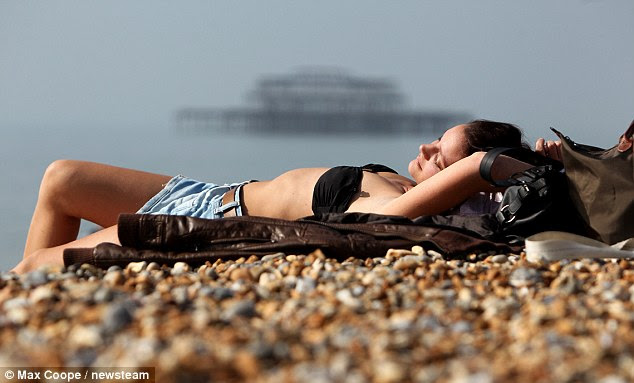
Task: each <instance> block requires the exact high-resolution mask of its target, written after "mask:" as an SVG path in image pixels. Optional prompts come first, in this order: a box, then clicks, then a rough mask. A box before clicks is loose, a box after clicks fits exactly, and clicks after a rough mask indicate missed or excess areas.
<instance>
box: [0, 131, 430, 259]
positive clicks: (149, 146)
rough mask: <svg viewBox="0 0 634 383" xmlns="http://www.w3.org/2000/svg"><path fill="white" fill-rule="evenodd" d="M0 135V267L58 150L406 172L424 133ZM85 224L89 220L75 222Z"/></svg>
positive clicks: (196, 168)
mask: <svg viewBox="0 0 634 383" xmlns="http://www.w3.org/2000/svg"><path fill="white" fill-rule="evenodd" d="M3 136H4V137H3V139H2V142H1V143H0V174H1V175H2V179H3V180H4V182H3V187H2V188H1V189H0V197H1V198H0V201H2V202H1V203H0V214H1V215H2V221H1V223H0V243H1V244H2V252H1V253H2V258H1V259H0V269H1V270H7V269H9V268H11V267H12V266H14V265H15V264H16V263H17V262H18V261H19V260H20V259H21V257H22V250H23V245H24V240H25V238H26V233H27V230H28V226H29V222H30V219H31V214H32V212H33V208H34V206H35V202H36V199H37V192H38V187H39V182H40V179H41V176H42V173H43V172H44V170H45V169H46V166H47V165H48V164H49V163H51V162H52V161H54V160H55V159H59V158H72V159H82V160H89V161H97V162H105V163H109V164H113V165H117V166H123V167H130V168H136V169H141V170H146V171H151V172H157V173H163V174H184V175H187V176H190V177H194V178H198V179H201V180H206V181H210V182H216V183H224V182H236V181H239V180H246V179H270V178H272V177H275V176H277V175H279V174H280V173H282V172H284V171H286V170H289V169H293V168H298V167H311V166H325V167H330V166H335V165H342V164H350V165H362V164H365V163H369V162H374V163H382V164H385V165H388V166H391V167H393V168H394V169H395V170H397V171H399V172H400V173H401V174H407V172H406V170H407V164H408V162H409V161H410V160H411V159H412V158H413V157H414V156H415V155H416V153H417V148H418V145H419V144H420V142H422V141H428V140H429V139H431V138H432V137H433V136H434V135H433V134H430V135H429V137H424V136H423V137H417V136H412V135H405V136H403V135H398V136H384V135H381V136H343V137H339V136H333V135H329V136H293V137H288V136H286V137H283V136H270V137H264V136H253V135H238V134H235V135H221V134H218V133H213V132H207V133H192V132H179V131H176V130H174V129H170V128H168V127H160V128H153V127H139V126H136V127H135V126H127V127H120V128H103V127H97V126H94V127H85V128H81V129H79V128H63V129H59V128H58V129H53V128H50V127H46V126H39V127H33V126H31V127H14V129H6V130H5V134H3ZM82 227H83V230H84V231H86V230H89V229H90V227H89V225H82Z"/></svg>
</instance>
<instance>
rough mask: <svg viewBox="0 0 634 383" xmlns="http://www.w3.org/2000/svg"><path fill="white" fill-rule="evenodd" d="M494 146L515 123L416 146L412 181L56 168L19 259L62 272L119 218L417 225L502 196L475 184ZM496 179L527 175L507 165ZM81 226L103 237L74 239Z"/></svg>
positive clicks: (378, 168)
mask: <svg viewBox="0 0 634 383" xmlns="http://www.w3.org/2000/svg"><path fill="white" fill-rule="evenodd" d="M491 147H526V144H525V143H524V142H523V141H522V132H521V131H520V130H519V129H518V128H517V127H516V126H514V125H511V124H507V123H501V122H494V121H487V120H475V121H471V122H468V123H465V124H462V125H457V126H454V127H453V128H451V129H448V130H447V131H445V132H444V134H443V135H442V136H441V137H440V138H439V139H437V140H435V141H433V142H431V143H428V144H421V145H420V146H419V147H418V154H417V155H416V157H415V158H414V159H410V160H409V164H408V172H409V175H410V177H411V178H408V177H405V176H402V175H400V174H398V173H396V172H395V171H394V170H392V169H390V168H389V167H387V166H384V165H376V164H368V165H365V166H359V167H356V166H337V167H334V168H330V169H327V168H301V169H294V170H290V171H288V172H285V173H283V174H281V175H280V176H278V177H276V178H274V179H272V180H268V181H257V182H254V181H246V182H238V183H229V184H213V183H207V182H200V181H195V180H192V179H189V178H185V177H183V176H175V177H172V176H167V175H161V174H153V173H147V172H143V171H139V170H132V169H124V168H119V167H114V166H109V165H104V164H98V163H92V162H84V161H74V160H58V161H55V162H53V163H52V164H51V165H50V166H49V167H48V168H47V170H46V172H45V174H44V177H43V179H42V184H41V186H40V192H39V196H38V201H37V204H36V206H35V211H34V213H33V218H32V221H31V226H30V228H29V233H28V236H27V240H26V245H25V249H24V259H23V260H22V261H21V262H20V263H19V264H18V265H17V266H16V267H15V268H14V269H13V271H14V272H17V273H23V272H27V271H30V270H33V269H35V268H37V267H39V266H41V265H46V264H63V251H64V249H66V248H79V247H93V246H96V245H97V244H99V243H102V242H111V243H119V242H118V237H117V226H116V223H117V219H118V216H119V214H121V213H135V212H136V213H139V214H173V215H185V216H191V217H200V218H210V219H221V218H223V217H232V216H243V215H252V216H264V217H270V218H281V219H288V220H293V219H298V218H301V217H305V216H309V215H313V214H319V213H330V212H335V213H336V212H340V213H343V212H365V213H377V214H386V215H400V216H405V217H409V218H415V217H418V216H421V215H432V214H439V213H442V212H445V211H447V210H448V209H451V208H454V207H456V206H458V205H460V204H461V203H462V202H463V201H465V200H467V199H469V198H470V197H472V196H474V195H476V194H478V193H480V192H493V191H499V189H494V188H493V187H492V186H491V185H489V183H488V182H486V181H485V180H483V179H482V178H481V177H480V173H479V166H480V161H481V160H482V158H483V156H484V154H485V152H484V151H483V149H484V148H491ZM536 151H537V152H540V153H542V154H545V155H548V156H550V157H552V158H554V159H560V152H559V143H558V142H552V141H548V142H545V141H544V140H543V139H540V140H538V142H537V144H536ZM506 162H507V163H504V164H502V165H501V166H497V165H496V168H497V170H496V173H494V177H496V178H505V177H508V176H510V175H511V174H513V173H515V172H517V171H521V170H524V169H526V168H527V167H529V166H528V165H527V164H524V163H521V162H519V161H516V160H513V159H510V158H508V159H507V161H506ZM81 219H85V220H88V221H91V222H94V223H95V224H97V225H100V226H102V227H105V229H103V230H101V231H98V232H96V233H94V234H91V235H88V236H86V237H83V238H81V239H77V234H78V232H79V224H80V221H81Z"/></svg>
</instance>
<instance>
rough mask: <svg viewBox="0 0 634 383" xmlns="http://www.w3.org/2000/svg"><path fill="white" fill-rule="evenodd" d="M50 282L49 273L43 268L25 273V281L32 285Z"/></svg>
mask: <svg viewBox="0 0 634 383" xmlns="http://www.w3.org/2000/svg"><path fill="white" fill-rule="evenodd" d="M46 282H48V273H47V272H46V271H44V270H42V269H38V270H34V271H31V272H30V273H26V274H24V283H26V284H28V285H29V286H32V287H37V286H40V285H43V284H45V283H46Z"/></svg>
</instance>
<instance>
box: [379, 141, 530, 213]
mask: <svg viewBox="0 0 634 383" xmlns="http://www.w3.org/2000/svg"><path fill="white" fill-rule="evenodd" d="M485 154H486V153H484V152H476V153H474V154H472V155H470V156H468V157H466V158H463V159H461V160H459V161H457V162H455V163H454V164H452V165H451V166H448V167H447V168H446V169H444V170H442V171H440V172H438V173H436V174H434V175H433V176H432V177H430V178H429V179H427V180H425V181H423V182H421V183H419V184H418V185H416V186H415V187H414V188H413V189H412V190H410V191H408V192H407V193H405V194H403V195H402V196H400V197H398V198H395V199H394V200H392V201H390V202H389V203H388V204H386V205H385V206H384V207H383V208H382V209H380V211H378V212H377V213H380V214H387V215H402V216H406V217H409V218H416V217H419V216H421V215H432V214H439V213H442V212H444V211H446V210H448V209H450V208H452V207H455V206H457V205H458V204H460V203H461V202H463V201H464V200H466V199H467V198H469V197H471V196H472V195H474V194H475V193H477V192H481V191H485V192H494V191H500V189H499V188H495V187H493V186H491V185H490V184H489V183H488V182H487V181H485V180H484V179H482V177H480V162H481V161H482V158H484V155H485ZM530 167H531V165H529V164H526V163H524V162H521V161H518V160H515V159H513V158H510V157H505V156H500V158H499V159H498V160H496V164H495V166H494V167H493V172H492V176H493V178H494V179H505V178H508V177H510V176H511V175H513V174H515V173H517V172H519V171H522V170H526V169H528V168H530Z"/></svg>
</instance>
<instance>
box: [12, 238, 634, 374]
mask: <svg viewBox="0 0 634 383" xmlns="http://www.w3.org/2000/svg"><path fill="white" fill-rule="evenodd" d="M632 281H634V262H631V261H625V260H620V261H613V260H588V259H585V260H572V261H571V260H563V261H559V262H555V263H531V262H528V261H527V260H526V259H525V255H524V254H489V253H483V254H471V255H469V256H467V257H466V259H464V260H446V259H443V257H442V255H441V254H439V253H437V252H434V251H432V250H426V249H423V248H421V247H418V246H416V247H414V248H412V249H394V250H390V251H388V252H387V254H386V255H385V256H384V257H378V258H365V259H364V258H358V257H357V258H352V257H351V258H349V259H347V260H345V261H343V262H340V261H337V260H334V259H330V258H328V257H327V256H325V255H324V254H323V253H322V252H320V251H316V252H313V253H311V254H306V255H294V254H282V253H278V254H270V255H267V256H264V257H261V258H259V257H255V256H253V257H250V258H248V259H239V260H237V261H226V262H222V261H216V262H215V263H213V264H211V263H207V264H205V265H203V266H201V267H199V268H191V267H190V266H189V265H187V264H185V263H176V264H175V265H174V266H173V267H168V266H165V265H159V264H156V263H149V264H147V263H145V262H142V263H131V264H129V265H128V266H127V267H125V268H120V267H117V266H113V267H111V268H110V269H108V270H101V269H97V268H95V267H93V266H90V265H73V266H70V267H67V268H64V267H57V268H44V269H39V270H36V271H33V272H31V273H28V274H25V275H20V276H18V275H15V274H11V273H2V274H1V275H0V365H2V366H34V367H39V366H69V367H72V366H83V367H89V366H110V367H113V366H117V367H155V371H156V382H207V381H215V382H225V381H228V382H242V381H248V382H313V383H318V382H359V383H361V382H382V383H389V382H408V381H411V382H455V383H458V382H460V383H487V382H510V381H513V382H602V383H620V382H623V383H625V382H629V381H633V380H634V331H633V324H634V287H632Z"/></svg>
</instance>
